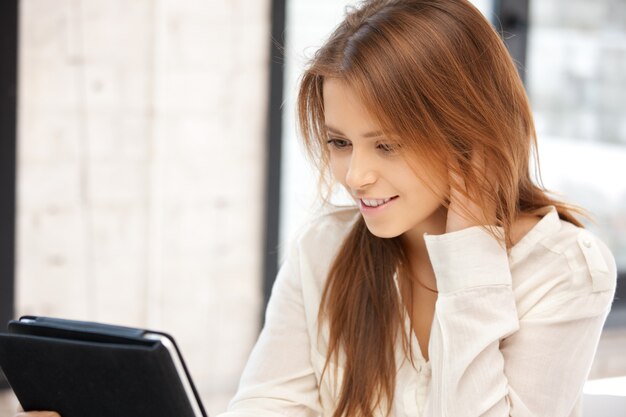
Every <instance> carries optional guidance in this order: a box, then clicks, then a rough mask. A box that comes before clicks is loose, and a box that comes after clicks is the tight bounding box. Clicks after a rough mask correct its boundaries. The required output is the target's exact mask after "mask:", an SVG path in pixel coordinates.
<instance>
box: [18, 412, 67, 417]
mask: <svg viewBox="0 0 626 417" xmlns="http://www.w3.org/2000/svg"><path fill="white" fill-rule="evenodd" d="M15 417H61V415H60V414H59V413H55V412H54V411H29V412H28V413H19V414H16V415H15Z"/></svg>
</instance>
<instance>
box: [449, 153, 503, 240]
mask: <svg viewBox="0 0 626 417" xmlns="http://www.w3.org/2000/svg"><path fill="white" fill-rule="evenodd" d="M472 164H473V166H474V169H475V170H476V172H480V173H484V175H485V177H488V173H486V172H485V171H486V167H485V155H484V154H483V153H482V152H476V151H474V152H473V156H472ZM457 167H458V165H457ZM448 175H449V177H450V207H449V208H448V216H447V220H446V233H449V232H456V231H457V230H462V229H467V228H468V227H472V226H480V225H481V224H480V223H477V222H476V221H474V220H472V218H471V217H468V216H466V214H464V213H465V212H464V211H463V208H465V209H466V210H467V212H469V213H470V214H472V215H473V216H474V217H476V218H477V219H485V220H484V222H487V224H495V219H496V215H495V213H496V209H495V207H487V208H486V212H485V210H484V209H483V208H481V207H480V206H479V205H477V204H476V203H474V202H473V201H471V200H470V199H469V198H467V197H465V196H464V195H463V193H461V191H459V189H458V188H456V187H455V186H454V184H457V185H458V186H459V187H462V188H463V189H464V190H467V188H466V186H465V181H464V180H463V178H462V177H459V176H458V175H457V174H456V173H455V172H454V170H452V169H448ZM487 180H488V179H487Z"/></svg>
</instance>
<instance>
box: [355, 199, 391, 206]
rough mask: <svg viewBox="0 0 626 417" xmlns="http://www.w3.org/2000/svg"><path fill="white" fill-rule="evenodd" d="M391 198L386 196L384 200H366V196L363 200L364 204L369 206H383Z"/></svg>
mask: <svg viewBox="0 0 626 417" xmlns="http://www.w3.org/2000/svg"><path fill="white" fill-rule="evenodd" d="M389 200H391V197H390V198H385V199H383V200H366V199H364V198H362V199H361V201H363V204H364V205H366V206H367V207H378V206H382V205H383V204H385V203H386V202H388V201H389Z"/></svg>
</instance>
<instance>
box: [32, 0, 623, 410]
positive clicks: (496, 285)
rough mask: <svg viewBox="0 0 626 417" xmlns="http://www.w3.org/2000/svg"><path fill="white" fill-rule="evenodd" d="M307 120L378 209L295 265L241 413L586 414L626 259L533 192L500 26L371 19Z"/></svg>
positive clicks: (319, 59)
mask: <svg viewBox="0 0 626 417" xmlns="http://www.w3.org/2000/svg"><path fill="white" fill-rule="evenodd" d="M298 114H299V125H300V130H301V133H302V136H303V138H304V142H305V144H306V147H307V149H308V151H309V154H310V156H311V157H312V158H313V160H314V161H315V162H316V163H317V164H318V166H319V168H320V173H321V176H322V177H321V178H322V179H325V178H327V177H326V174H327V173H328V172H330V174H331V175H330V177H331V178H332V180H333V181H334V182H338V183H339V184H341V186H343V187H344V188H345V189H346V190H347V191H348V192H349V193H350V194H351V195H352V196H353V197H354V199H355V202H356V203H357V205H358V208H341V209H335V210H332V211H331V212H330V213H329V214H327V215H325V216H322V217H320V218H318V219H317V220H316V221H314V222H313V223H312V224H311V225H310V227H309V228H308V229H307V230H306V231H305V232H304V233H303V234H302V235H301V236H300V237H299V239H298V240H297V242H296V243H295V245H294V246H293V247H292V249H291V250H290V253H289V255H288V257H287V260H286V261H285V264H284V265H283V266H282V268H281V270H280V272H279V274H278V277H277V280H276V283H275V286H274V289H273V292H272V297H271V300H270V302H269V305H268V309H267V313H266V314H267V316H266V324H265V327H264V329H263V331H262V333H261V335H260V337H259V340H258V342H257V344H256V346H255V348H254V350H253V352H252V355H251V357H250V359H249V362H248V364H247V366H246V369H245V371H244V374H243V376H242V379H241V383H240V386H239V390H238V392H237V394H236V396H235V398H234V399H233V400H232V401H231V403H230V405H229V409H228V411H227V412H226V413H224V414H222V415H221V416H222V417H244V416H245V417H248V416H250V417H252V416H254V417H258V416H279V415H289V416H319V415H322V416H328V417H331V416H332V417H341V416H364V417H365V416H386V415H390V416H420V415H421V416H428V417H440V416H451V417H459V416H472V417H474V416H499V417H504V416H509V415H511V416H551V417H560V416H562V417H569V416H580V413H581V409H580V399H581V392H582V387H583V384H584V382H585V379H586V378H587V375H588V373H589V370H590V367H591V363H592V360H593V357H594V354H595V350H596V347H597V343H598V340H599V337H600V332H601V329H602V326H603V324H604V321H605V319H606V316H607V314H608V312H609V310H610V307H611V303H612V300H613V295H614V291H615V284H616V267H615V261H614V258H613V256H612V255H611V253H610V252H609V250H608V249H607V247H606V246H605V245H604V244H603V243H602V242H601V241H599V240H598V239H597V238H596V237H595V236H594V235H592V234H591V233H590V232H588V231H586V230H585V229H584V228H583V225H582V224H581V223H580V222H579V221H578V220H577V219H576V218H575V217H574V213H578V214H583V215H584V214H585V213H584V211H583V210H582V209H580V208H577V207H574V206H572V205H568V204H565V203H562V202H560V201H557V200H555V199H553V198H552V197H550V196H549V195H548V194H547V192H546V190H545V189H543V188H540V187H538V186H537V185H535V184H534V183H533V181H532V179H531V175H530V172H529V160H530V152H531V146H535V147H536V138H535V131H534V126H533V121H532V116H531V112H530V109H529V106H528V100H527V97H526V95H525V92H524V88H523V85H522V83H521V81H520V79H519V76H518V74H517V71H516V69H515V66H514V64H513V62H512V60H511V58H510V56H509V55H508V53H507V51H506V49H505V47H504V45H503V43H502V42H501V40H500V38H499V37H498V35H497V33H496V32H495V31H494V29H493V28H492V27H491V26H490V24H489V23H488V22H487V21H486V20H485V19H484V18H483V16H482V15H481V14H480V12H478V11H477V10H476V9H475V8H474V7H473V6H472V5H471V4H470V3H468V2H467V1H465V0H395V1H394V0H371V1H366V2H364V3H362V4H360V5H359V7H358V8H355V9H352V10H351V11H349V12H348V13H347V16H346V18H345V20H344V21H343V22H342V23H341V24H340V25H339V26H338V28H337V29H336V30H335V32H334V33H333V34H332V35H331V37H330V38H329V39H328V41H327V42H326V43H325V44H324V46H323V47H322V48H321V49H320V50H319V51H318V52H317V53H316V55H315V56H314V58H313V59H312V61H311V63H310V66H309V68H308V69H307V70H306V72H305V73H304V76H303V78H302V82H301V85H300V90H299V97H298ZM24 415H28V416H35V415H36V414H31V413H26V414H24Z"/></svg>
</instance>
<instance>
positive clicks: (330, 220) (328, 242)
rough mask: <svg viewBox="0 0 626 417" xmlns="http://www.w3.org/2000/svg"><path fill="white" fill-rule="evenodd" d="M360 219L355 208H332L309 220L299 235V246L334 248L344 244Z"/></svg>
mask: <svg viewBox="0 0 626 417" xmlns="http://www.w3.org/2000/svg"><path fill="white" fill-rule="evenodd" d="M359 218H360V212H359V210H358V208H356V207H354V206H332V207H329V208H326V209H325V210H324V211H323V212H322V213H317V214H316V215H315V216H313V217H312V218H310V219H309V220H307V221H306V222H305V224H304V226H303V227H302V228H301V230H300V232H299V233H298V235H297V238H296V240H297V244H298V245H299V246H302V245H306V246H311V245H314V246H315V245H324V246H332V245H333V244H339V243H341V242H343V240H344V239H345V237H346V235H347V234H348V233H349V231H350V230H351V229H352V227H353V226H354V224H355V223H356V221H357V220H358V219H359Z"/></svg>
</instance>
